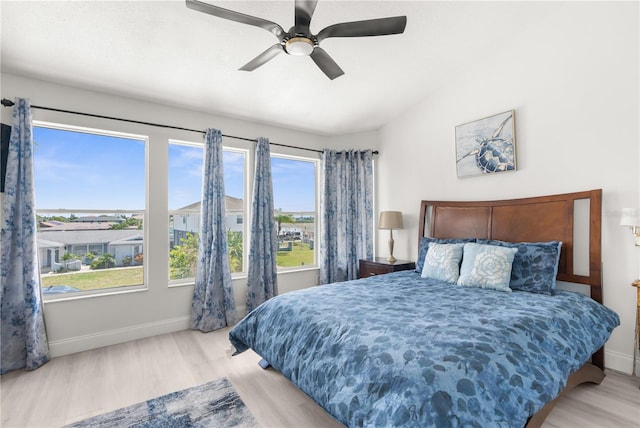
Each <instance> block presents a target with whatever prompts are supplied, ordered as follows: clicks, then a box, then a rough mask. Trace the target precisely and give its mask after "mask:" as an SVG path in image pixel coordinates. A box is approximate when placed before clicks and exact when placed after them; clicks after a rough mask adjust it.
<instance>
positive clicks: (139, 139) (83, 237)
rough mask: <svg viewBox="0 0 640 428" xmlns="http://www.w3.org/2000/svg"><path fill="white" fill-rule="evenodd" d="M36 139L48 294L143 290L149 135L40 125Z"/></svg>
mask: <svg viewBox="0 0 640 428" xmlns="http://www.w3.org/2000/svg"><path fill="white" fill-rule="evenodd" d="M33 140H34V178H35V194H36V215H37V227H38V231H37V241H38V257H39V263H40V272H41V284H42V292H43V294H44V295H45V296H47V295H54V294H67V293H81V292H91V293H96V292H103V291H105V290H110V291H111V290H112V289H114V288H121V287H131V286H138V287H141V286H143V285H144V245H145V242H144V241H145V240H144V218H145V198H146V178H145V173H146V171H145V162H146V161H145V158H146V138H145V137H143V136H136V135H128V134H127V135H126V134H121V133H115V132H108V131H100V130H94V129H85V128H77V127H69V126H61V125H52V124H45V123H40V122H34V128H33ZM89 294H90V293H89Z"/></svg>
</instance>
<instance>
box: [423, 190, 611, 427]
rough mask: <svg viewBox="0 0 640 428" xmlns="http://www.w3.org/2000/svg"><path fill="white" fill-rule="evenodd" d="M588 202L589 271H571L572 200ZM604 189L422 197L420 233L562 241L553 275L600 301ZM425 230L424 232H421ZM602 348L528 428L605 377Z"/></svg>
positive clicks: (534, 418)
mask: <svg viewBox="0 0 640 428" xmlns="http://www.w3.org/2000/svg"><path fill="white" fill-rule="evenodd" d="M583 200H587V201H586V202H588V206H589V226H588V229H589V237H588V241H585V242H588V243H589V251H588V254H589V273H588V275H578V274H576V273H575V272H574V262H573V260H574V257H573V256H574V245H573V243H574V225H575V224H574V220H575V217H576V215H575V213H576V202H577V201H583ZM601 227H602V190H601V189H597V190H589V191H584V192H576V193H566V194H560V195H551V196H540V197H532V198H522V199H510V200H500V201H482V202H480V201H477V202H451V201H422V203H421V205H420V219H419V236H420V237H422V236H431V237H434V238H483V239H497V240H501V241H510V242H544V241H562V251H561V254H560V263H559V268H558V276H557V279H558V280H560V281H565V282H571V283H576V284H583V285H586V286H588V287H590V295H591V298H593V299H594V300H596V301H597V302H600V303H602V272H601V259H602V258H601V251H602V250H601V238H600V237H601ZM425 231H428V232H429V233H427V234H426V235H425ZM604 376H605V374H604V349H603V348H600V349H599V350H598V351H596V352H595V353H594V354H593V356H592V357H591V363H587V364H585V365H584V366H582V367H581V368H580V369H578V370H577V371H575V372H574V373H572V374H571V375H570V376H569V378H568V379H567V385H566V387H565V388H564V389H563V390H562V391H561V392H560V394H559V395H558V397H556V398H555V399H554V400H552V401H550V402H549V403H547V404H546V405H545V406H544V407H543V408H542V409H541V410H540V411H539V412H538V413H536V414H535V415H533V416H532V417H531V418H529V421H528V422H527V425H526V426H527V428H530V427H539V426H541V425H542V423H543V421H544V419H545V418H546V417H547V415H548V414H549V412H550V411H551V409H552V408H553V407H554V406H555V404H556V403H557V401H558V400H559V399H560V397H561V396H562V395H564V394H565V393H567V392H568V391H570V390H571V389H573V388H574V387H575V386H577V385H579V384H581V383H585V382H592V383H596V384H599V383H601V382H602V380H603V379H604Z"/></svg>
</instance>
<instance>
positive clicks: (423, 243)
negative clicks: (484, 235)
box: [416, 236, 476, 273]
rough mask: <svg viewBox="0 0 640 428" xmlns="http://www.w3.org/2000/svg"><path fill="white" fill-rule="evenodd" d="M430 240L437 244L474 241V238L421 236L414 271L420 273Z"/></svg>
mask: <svg viewBox="0 0 640 428" xmlns="http://www.w3.org/2000/svg"><path fill="white" fill-rule="evenodd" d="M431 242H435V243H437V244H459V243H465V242H476V238H451V239H440V238H430V237H426V236H425V237H422V238H420V245H418V260H416V272H418V273H422V267H423V266H424V258H425V257H426V256H427V250H428V249H429V244H430V243H431Z"/></svg>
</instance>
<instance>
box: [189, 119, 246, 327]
mask: <svg viewBox="0 0 640 428" xmlns="http://www.w3.org/2000/svg"><path fill="white" fill-rule="evenodd" d="M222 155H223V153H222V132H221V131H219V130H217V129H207V132H206V134H205V159H204V169H203V180H202V181H203V184H202V208H201V213H200V222H201V223H200V243H199V247H198V264H197V267H196V282H195V287H194V292H193V302H192V304H191V328H193V329H198V330H200V331H203V332H208V331H212V330H217V329H219V328H223V327H226V326H229V325H233V324H234V323H235V322H236V304H235V299H234V296H233V284H232V282H231V270H230V268H229V250H228V248H227V230H226V218H225V216H226V212H225V191H224V170H223V157H222Z"/></svg>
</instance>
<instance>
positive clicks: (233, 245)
mask: <svg viewBox="0 0 640 428" xmlns="http://www.w3.org/2000/svg"><path fill="white" fill-rule="evenodd" d="M227 248H229V267H230V269H231V272H242V232H233V231H231V229H229V230H227Z"/></svg>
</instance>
